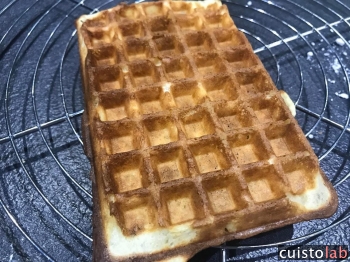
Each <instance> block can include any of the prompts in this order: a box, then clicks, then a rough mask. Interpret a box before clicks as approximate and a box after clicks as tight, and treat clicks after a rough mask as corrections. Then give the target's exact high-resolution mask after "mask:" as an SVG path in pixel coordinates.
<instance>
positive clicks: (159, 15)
mask: <svg viewBox="0 0 350 262" xmlns="http://www.w3.org/2000/svg"><path fill="white" fill-rule="evenodd" d="M78 21H80V22H77V24H78V33H79V37H80V38H79V41H80V45H81V44H82V43H83V44H84V45H85V48H86V50H85V52H86V57H84V55H83V53H84V51H82V50H81V54H82V67H83V76H84V77H83V78H84V86H85V88H84V95H85V101H86V110H85V111H86V112H85V120H84V122H85V123H84V124H85V128H86V129H88V130H87V131H86V133H88V135H86V134H85V139H90V143H91V148H90V149H87V150H90V151H91V152H92V153H91V152H90V155H92V163H93V172H94V176H95V181H97V182H95V183H97V189H95V190H96V191H95V193H94V198H95V196H96V199H97V198H98V199H99V200H98V201H99V204H96V205H97V206H99V208H101V209H103V207H102V206H104V208H105V211H106V212H107V213H109V214H110V215H109V214H108V215H106V214H102V215H99V216H98V219H99V222H98V223H99V225H98V227H99V228H101V230H102V229H103V228H104V230H107V229H108V228H109V227H108V226H106V225H105V226H103V224H104V223H105V222H104V219H103V218H104V217H106V216H109V220H108V221H109V222H108V223H110V224H111V223H112V224H113V223H115V225H116V226H117V227H119V228H120V230H121V232H122V234H123V236H124V237H125V238H126V239H132V238H137V237H138V236H142V235H143V234H144V235H145V234H148V233H149V232H151V233H152V232H155V231H157V232H158V231H161V230H164V229H166V230H170V231H172V230H175V231H181V228H182V226H183V228H185V229H184V234H186V230H189V229H188V228H191V229H193V230H194V232H196V236H195V237H193V238H192V239H190V240H185V241H179V243H176V242H174V243H173V245H172V244H171V243H170V244H167V245H166V248H163V249H165V251H164V250H162V248H159V249H158V248H155V249H154V250H153V251H149V250H147V248H145V249H144V250H138V249H137V248H136V250H137V251H135V252H134V253H132V254H128V253H127V252H126V253H125V254H123V255H120V256H118V255H116V254H110V253H108V252H110V250H111V247H110V246H109V244H108V243H109V241H108V240H106V239H112V237H110V236H107V237H106V236H105V235H104V234H105V233H102V234H101V235H102V237H101V238H102V239H104V240H103V242H104V244H103V245H105V246H104V247H100V244H98V243H96V244H95V243H94V248H95V249H98V248H104V249H107V250H109V251H108V252H107V253H108V254H107V255H105V257H103V259H105V260H108V261H133V260H135V261H136V260H137V261H155V260H162V259H168V258H171V257H173V258H174V259H175V258H179V259H180V258H181V259H185V260H186V259H188V258H189V257H191V256H192V255H193V254H194V252H196V251H198V250H200V249H203V248H205V247H207V246H210V245H214V244H219V243H221V242H223V241H225V240H227V239H233V238H246V237H249V236H251V235H254V234H257V233H259V232H263V231H266V230H269V229H272V228H276V227H280V226H283V225H285V224H290V223H293V222H297V221H302V220H305V219H311V218H318V217H325V216H329V215H331V214H333V212H334V211H335V209H336V206H337V205H336V202H337V200H336V195H335V193H334V189H333V188H332V187H331V186H330V184H329V182H328V180H327V179H326V177H325V176H324V174H323V172H322V171H321V170H320V168H319V163H318V160H317V157H316V156H315V154H314V152H313V150H312V148H311V147H310V145H309V144H308V142H307V140H306V139H305V137H304V135H303V133H302V131H301V129H300V127H299V126H298V124H297V122H296V120H295V119H294V117H293V116H292V114H291V112H290V110H289V109H288V107H287V106H286V104H285V102H284V100H283V98H282V97H281V94H280V91H278V90H277V88H276V87H275V85H274V84H273V82H272V80H271V78H270V76H269V75H268V73H267V72H266V70H265V69H264V67H263V65H262V63H261V61H260V60H259V59H258V58H257V56H256V55H255V54H254V52H253V50H252V47H251V45H250V44H249V42H248V40H247V38H246V37H245V36H244V35H243V33H241V32H240V31H238V29H237V28H236V26H235V24H234V22H233V21H232V19H231V17H230V15H229V12H228V9H227V7H226V6H224V5H221V3H220V2H212V3H211V4H203V3H196V2H181V1H176V2H175V1H174V2H172V1H161V2H150V3H142V4H132V5H124V4H122V5H119V6H117V7H115V8H112V9H109V10H106V11H103V12H100V13H98V14H95V15H93V16H86V17H82V18H80V19H79V20H78ZM318 177H319V178H318ZM317 179H320V181H321V182H320V183H321V184H323V185H324V186H323V187H324V190H325V191H326V193H327V194H328V199H326V200H325V203H323V204H322V205H321V206H320V207H319V208H311V210H308V209H307V208H306V207H301V205H300V203H299V202H298V201H297V200H295V199H297V198H298V196H301V195H303V194H304V193H306V192H307V191H308V190H312V189H313V188H316V187H317V185H318V183H319V182H317V181H318V180H317ZM98 181H100V182H98ZM96 192H97V193H96ZM97 196H98V197H97ZM291 196H292V197H291ZM95 201H97V200H95V199H94V203H96V202H95ZM302 201H304V200H302ZM297 202H298V203H299V204H297ZM95 208H96V207H95V206H94V210H95ZM94 212H97V211H94ZM271 212H274V214H275V215H274V216H273V217H271V216H269V215H268V214H269V213H271ZM102 213H103V212H102ZM110 221H115V222H110ZM101 224H102V225H101ZM106 228H107V229H106ZM106 234H107V235H108V233H106ZM101 238H99V240H101ZM174 239H176V238H174ZM99 240H96V239H94V241H99ZM101 241H102V240H101ZM198 243H202V245H199V244H198ZM186 246H188V247H186ZM95 252H97V251H96V250H94V256H95V259H96V261H97V260H98V255H96V254H95ZM146 253H149V254H148V255H145V254H146ZM128 256H129V257H128ZM174 261H175V260H174ZM179 261H180V260H179ZM181 261H182V260H181Z"/></svg>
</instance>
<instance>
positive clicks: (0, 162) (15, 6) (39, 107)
mask: <svg viewBox="0 0 350 262" xmlns="http://www.w3.org/2000/svg"><path fill="white" fill-rule="evenodd" d="M250 2H251V3H252V4H251V5H249V4H248V1H243V0H234V1H231V2H225V3H226V4H227V5H228V7H229V9H230V13H231V15H232V17H233V19H234V20H235V23H236V24H237V26H238V27H239V28H240V29H242V30H243V31H244V32H245V33H246V35H247V37H248V38H249V40H250V41H251V43H252V45H253V47H254V49H255V50H256V52H257V54H258V55H259V57H260V58H261V59H262V61H263V62H264V64H265V66H266V68H267V69H268V71H269V72H270V74H271V77H272V78H273V80H274V81H275V83H276V85H277V87H278V88H280V89H284V90H286V91H287V93H289V94H290V96H291V98H292V99H293V101H295V102H297V107H298V110H297V119H298V121H299V124H300V125H301V126H302V128H303V131H304V132H305V134H307V135H309V134H310V133H311V134H312V135H311V136H310V135H309V136H308V138H309V141H310V143H311V145H312V147H313V148H314V149H315V152H316V154H317V155H318V156H319V157H320V160H321V167H322V168H323V170H324V171H325V173H326V174H327V176H328V177H329V178H330V180H331V181H332V182H333V184H336V185H337V186H336V189H337V192H338V194H339V202H340V205H339V209H338V211H337V213H336V214H335V215H334V216H332V217H331V218H329V219H322V220H316V221H310V222H304V223H300V224H297V225H293V226H288V227H285V228H282V229H278V230H275V231H272V232H269V233H265V234H262V235H259V236H257V237H254V238H251V239H247V240H244V241H243V240H242V241H232V242H230V243H227V245H228V246H230V247H237V246H247V245H248V246H250V245H264V244H265V245H266V244H270V243H272V244H273V243H275V244H276V243H278V242H280V241H286V240H291V239H296V238H299V237H304V239H303V240H302V241H293V242H292V243H294V244H295V243H299V244H300V243H302V244H314V245H317V244H342V245H349V241H350V229H349V228H350V222H349V219H348V216H349V214H350V210H349V209H350V200H349V197H348V196H349V187H350V182H349V180H350V179H345V180H344V181H343V182H341V183H338V182H339V181H341V180H342V179H343V178H346V176H347V175H348V174H349V168H350V165H349V150H350V148H349V138H350V137H349V129H344V126H346V127H347V126H348V117H349V100H348V99H344V98H341V97H339V96H337V95H336V93H338V92H340V93H344V94H348V90H349V83H348V81H347V77H349V71H348V70H349V69H348V67H349V66H350V62H349V59H348V57H349V55H350V48H349V44H348V42H347V43H346V44H345V45H344V46H340V45H338V44H336V43H335V40H336V39H337V38H339V37H340V35H341V36H343V37H344V38H345V39H346V40H350V30H349V29H350V24H349V22H348V21H350V3H349V1H346V0H342V1H333V0H332V1H331V0H329V1H326V0H322V1H321V0H310V1H303V0H297V1H291V0H290V1H287V0H271V1H270V2H267V1H261V0H252V1H250ZM103 3H105V1H92V0H87V1H85V2H84V5H82V4H79V3H78V1H77V2H75V1H73V0H61V1H53V0H46V1H44V0H37V1H35V0H18V1H10V0H2V1H1V2H0V72H1V73H0V261H46V260H48V259H50V258H52V259H53V260H56V261H90V260H91V239H90V236H91V232H92V227H91V213H92V204H91V202H92V201H91V195H90V192H91V182H90V180H89V169H90V165H89V162H88V160H87V158H86V156H85V155H84V153H83V148H82V144H81V140H80V134H81V129H80V124H81V113H82V109H83V98H82V92H81V79H80V74H79V70H80V69H79V55H78V48H77V40H76V37H75V36H74V35H72V34H73V32H74V30H75V28H74V21H75V19H76V18H77V17H79V16H80V15H81V14H85V13H89V12H92V11H93V10H94V9H95V8H97V7H99V6H101V5H102V4H103ZM117 3H118V1H112V2H110V3H108V4H106V5H104V6H103V7H102V8H101V9H105V8H108V7H111V6H114V5H116V4H117ZM298 35H299V37H297V36H298ZM281 39H282V40H283V41H280V40H281ZM278 41H280V42H278ZM272 43H275V44H272ZM265 45H267V46H268V48H262V47H263V46H265ZM262 49H264V50H262ZM308 52H313V54H314V55H313V56H307V53H308ZM61 62H62V66H61ZM320 115H321V116H322V117H321V118H322V121H319V119H320V117H319V116H320ZM341 220H345V221H341ZM337 221H341V223H339V225H336V226H334V227H333V228H331V229H328V230H327V228H329V226H330V225H332V224H333V223H336V222H337ZM322 229H326V230H325V232H324V233H321V234H319V235H315V236H309V235H310V234H312V233H314V232H318V231H320V230H322ZM276 252H277V248H276V247H272V248H264V247H257V248H253V249H244V248H243V247H240V248H237V249H232V250H227V252H226V256H227V258H228V259H229V260H242V261H257V260H261V261H271V260H277V255H276ZM221 256H222V253H221V250H220V249H218V248H211V249H207V250H205V251H203V252H201V253H199V254H198V255H197V256H196V257H194V258H193V259H192V261H221Z"/></svg>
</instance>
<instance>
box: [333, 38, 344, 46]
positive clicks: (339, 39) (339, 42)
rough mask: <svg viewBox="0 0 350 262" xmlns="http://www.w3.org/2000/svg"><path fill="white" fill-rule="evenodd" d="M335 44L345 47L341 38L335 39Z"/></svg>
mask: <svg viewBox="0 0 350 262" xmlns="http://www.w3.org/2000/svg"><path fill="white" fill-rule="evenodd" d="M335 42H336V43H337V45H339V46H343V45H345V42H344V40H343V39H341V38H337V39H336V40H335Z"/></svg>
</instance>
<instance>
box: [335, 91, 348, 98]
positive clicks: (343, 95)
mask: <svg viewBox="0 0 350 262" xmlns="http://www.w3.org/2000/svg"><path fill="white" fill-rule="evenodd" d="M335 94H336V95H337V96H339V97H341V98H344V99H349V95H348V94H345V93H340V92H335Z"/></svg>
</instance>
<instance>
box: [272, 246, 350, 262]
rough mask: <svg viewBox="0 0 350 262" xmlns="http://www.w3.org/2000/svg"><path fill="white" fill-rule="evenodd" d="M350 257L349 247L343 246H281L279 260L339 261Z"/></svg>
mask: <svg viewBox="0 0 350 262" xmlns="http://www.w3.org/2000/svg"><path fill="white" fill-rule="evenodd" d="M348 257H349V248H348V246H342V245H317V246H316V245H304V246H279V247H278V259H279V260H322V261H324V260H338V259H347V258H348Z"/></svg>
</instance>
